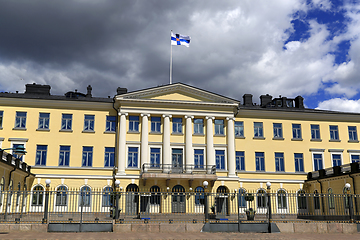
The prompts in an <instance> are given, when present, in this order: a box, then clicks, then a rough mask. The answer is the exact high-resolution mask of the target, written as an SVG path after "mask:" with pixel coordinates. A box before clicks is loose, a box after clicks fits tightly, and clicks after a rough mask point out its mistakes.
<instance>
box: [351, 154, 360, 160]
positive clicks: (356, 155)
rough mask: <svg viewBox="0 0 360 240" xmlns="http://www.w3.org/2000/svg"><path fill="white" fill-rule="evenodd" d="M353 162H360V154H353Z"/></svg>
mask: <svg viewBox="0 0 360 240" xmlns="http://www.w3.org/2000/svg"><path fill="white" fill-rule="evenodd" d="M350 156H351V162H360V155H358V154H351V155H350Z"/></svg>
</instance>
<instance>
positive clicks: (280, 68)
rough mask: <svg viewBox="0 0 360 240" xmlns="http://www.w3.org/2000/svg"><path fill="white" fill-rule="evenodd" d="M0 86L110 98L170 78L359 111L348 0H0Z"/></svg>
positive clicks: (359, 20) (359, 21)
mask: <svg viewBox="0 0 360 240" xmlns="http://www.w3.org/2000/svg"><path fill="white" fill-rule="evenodd" d="M0 22H1V23H2V24H1V25H0V32H1V33H2V37H1V39H0V90H2V91H10V92H15V91H19V92H23V91H24V89H25V84H27V83H34V82H35V83H38V84H49V85H51V93H52V94H60V95H62V94H64V93H65V92H67V91H71V90H75V89H77V90H78V91H80V92H86V87H87V86H88V85H89V84H91V85H92V87H93V95H94V96H102V97H107V96H113V95H114V94H115V89H116V88H117V87H125V88H128V90H129V91H134V90H139V89H143V88H149V87H154V86H158V85H163V84H168V83H169V62H170V30H173V31H174V33H180V34H183V35H190V36H191V43H190V47H189V48H186V47H182V46H174V47H173V82H183V83H186V84H189V85H193V86H196V87H199V88H203V89H206V90H208V91H212V92H215V93H218V94H222V95H225V96H228V97H232V98H235V99H238V100H242V96H243V94H245V93H251V94H253V100H254V102H257V103H258V102H259V97H260V95H262V94H270V95H272V96H273V97H278V96H279V95H281V96H287V97H296V96H298V95H301V96H303V97H304V98H305V105H306V106H307V107H309V108H319V109H328V110H337V111H350V112H360V101H359V98H360V81H359V79H360V66H359V64H360V38H359V35H360V2H359V1H356V0H343V1H337V0H271V1H266V0H242V1H239V0H223V1H218V0H197V1H192V0H183V1H175V0H136V1H112V0H104V1H97V0H88V1H82V0H68V1H66V2H65V1H60V0H54V1H45V0H32V1H27V0H18V1H12V0H0Z"/></svg>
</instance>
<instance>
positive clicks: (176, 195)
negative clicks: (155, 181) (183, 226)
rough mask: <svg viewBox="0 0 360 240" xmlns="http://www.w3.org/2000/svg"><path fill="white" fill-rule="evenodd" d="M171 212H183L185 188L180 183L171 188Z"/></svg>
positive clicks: (184, 207) (184, 209)
mask: <svg viewBox="0 0 360 240" xmlns="http://www.w3.org/2000/svg"><path fill="white" fill-rule="evenodd" d="M171 207H172V212H173V213H185V212H186V203H185V188H184V187H183V186H181V185H176V186H175V187H173V189H172V204H171Z"/></svg>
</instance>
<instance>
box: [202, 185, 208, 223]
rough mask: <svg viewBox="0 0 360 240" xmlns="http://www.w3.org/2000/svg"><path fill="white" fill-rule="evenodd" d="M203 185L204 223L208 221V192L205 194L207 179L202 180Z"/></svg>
mask: <svg viewBox="0 0 360 240" xmlns="http://www.w3.org/2000/svg"><path fill="white" fill-rule="evenodd" d="M203 185H204V189H205V190H204V208H205V209H204V210H205V211H204V213H205V223H207V222H209V208H208V194H207V191H206V190H207V187H208V185H209V182H208V181H204V182H203Z"/></svg>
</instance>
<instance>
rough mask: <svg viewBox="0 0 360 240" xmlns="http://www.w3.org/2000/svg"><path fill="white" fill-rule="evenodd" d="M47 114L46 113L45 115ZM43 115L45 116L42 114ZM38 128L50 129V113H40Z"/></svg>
mask: <svg viewBox="0 0 360 240" xmlns="http://www.w3.org/2000/svg"><path fill="white" fill-rule="evenodd" d="M45 114H46V115H45ZM41 115H43V116H41ZM46 125H47V126H46ZM38 129H39V130H40V129H41V130H48V129H50V113H41V112H40V113H39V124H38Z"/></svg>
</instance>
